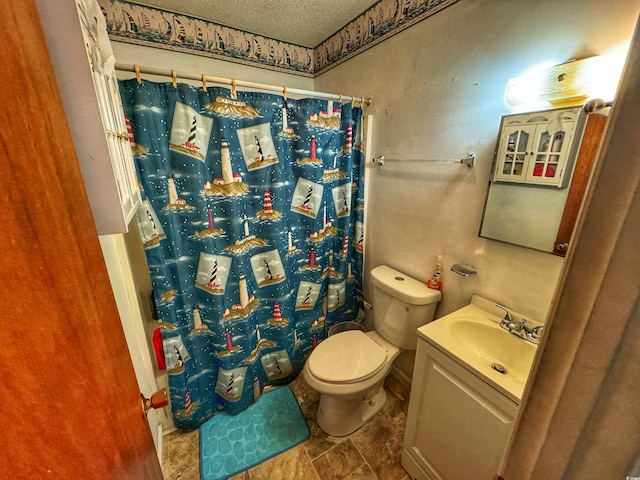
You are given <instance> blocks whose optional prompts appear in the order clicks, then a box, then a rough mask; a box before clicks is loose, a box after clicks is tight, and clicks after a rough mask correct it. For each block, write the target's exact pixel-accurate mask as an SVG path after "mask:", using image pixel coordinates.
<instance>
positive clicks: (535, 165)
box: [494, 107, 584, 188]
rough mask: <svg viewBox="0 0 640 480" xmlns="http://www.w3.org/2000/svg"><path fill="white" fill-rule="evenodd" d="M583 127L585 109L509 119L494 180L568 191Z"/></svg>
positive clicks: (502, 133)
mask: <svg viewBox="0 0 640 480" xmlns="http://www.w3.org/2000/svg"><path fill="white" fill-rule="evenodd" d="M583 126H584V114H583V111H582V108H581V107H572V108H563V109H555V110H548V111H543V112H533V113H526V114H517V115H505V116H504V117H503V118H502V124H501V127H500V137H499V143H498V150H497V152H496V161H495V171H494V180H495V181H496V182H512V183H526V184H531V185H549V186H553V187H559V188H562V187H566V186H567V185H568V183H569V180H570V178H571V169H572V168H573V160H574V158H575V153H576V151H577V144H578V143H579V142H580V138H581V129H582V128H583Z"/></svg>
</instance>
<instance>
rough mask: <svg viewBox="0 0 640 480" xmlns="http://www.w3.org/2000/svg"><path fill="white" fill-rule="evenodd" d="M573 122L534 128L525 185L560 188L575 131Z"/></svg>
mask: <svg viewBox="0 0 640 480" xmlns="http://www.w3.org/2000/svg"><path fill="white" fill-rule="evenodd" d="M575 126H576V124H575V122H572V121H563V122H560V121H557V122H549V123H544V124H539V125H537V126H536V129H535V133H534V135H533V141H532V146H531V153H530V156H529V158H530V161H529V164H528V168H527V172H526V177H525V180H526V182H527V183H535V184H540V185H556V186H560V184H561V182H562V180H563V178H564V173H565V168H566V166H567V165H566V164H567V158H568V155H569V151H570V149H571V142H572V140H573V134H574V131H575Z"/></svg>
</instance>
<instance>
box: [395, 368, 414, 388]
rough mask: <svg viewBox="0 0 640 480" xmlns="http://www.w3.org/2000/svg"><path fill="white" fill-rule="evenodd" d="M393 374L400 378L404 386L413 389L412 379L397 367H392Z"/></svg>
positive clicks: (397, 378)
mask: <svg viewBox="0 0 640 480" xmlns="http://www.w3.org/2000/svg"><path fill="white" fill-rule="evenodd" d="M391 375H393V376H394V377H395V378H396V380H398V381H399V382H400V383H401V384H402V386H404V387H406V389H407V390H411V379H410V378H409V377H407V376H406V375H405V374H404V373H403V372H401V371H400V370H399V369H398V368H396V367H393V366H392V367H391Z"/></svg>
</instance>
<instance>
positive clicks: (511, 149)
mask: <svg viewBox="0 0 640 480" xmlns="http://www.w3.org/2000/svg"><path fill="white" fill-rule="evenodd" d="M534 134H535V125H512V126H506V127H504V129H503V130H502V135H501V136H500V144H499V147H498V159H497V167H496V172H495V179H496V180H500V181H503V182H518V183H521V182H524V179H525V175H526V172H527V170H528V160H529V152H530V150H531V145H532V143H533V138H534Z"/></svg>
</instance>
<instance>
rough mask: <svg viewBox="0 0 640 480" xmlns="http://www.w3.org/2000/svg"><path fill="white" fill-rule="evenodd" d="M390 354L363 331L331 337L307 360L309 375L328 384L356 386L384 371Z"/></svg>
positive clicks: (348, 332) (350, 331) (347, 332)
mask: <svg viewBox="0 0 640 480" xmlns="http://www.w3.org/2000/svg"><path fill="white" fill-rule="evenodd" d="M386 361H387V352H386V351H385V350H384V349H383V348H382V347H380V345H378V344H377V343H376V342H374V341H373V340H372V339H371V338H370V337H369V336H368V335H366V334H365V333H364V332H361V331H360V330H348V331H346V332H341V333H338V334H337V335H332V336H330V337H329V338H327V339H326V340H325V341H323V342H322V343H320V344H319V345H318V346H317V347H316V348H315V349H314V350H313V352H312V353H311V355H310V356H309V359H308V361H307V366H308V368H309V372H310V373H311V374H312V375H314V376H315V377H316V378H318V379H319V380H321V381H324V382H328V383H355V382H360V381H362V380H366V379H367V378H370V377H372V376H373V375H375V374H376V373H378V372H379V371H380V370H381V369H382V368H384V366H385V364H386Z"/></svg>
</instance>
